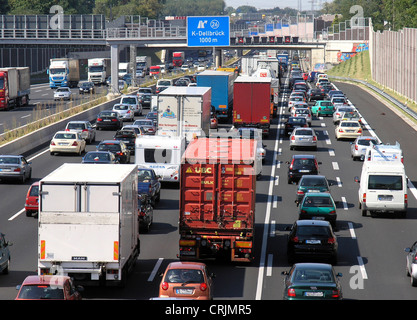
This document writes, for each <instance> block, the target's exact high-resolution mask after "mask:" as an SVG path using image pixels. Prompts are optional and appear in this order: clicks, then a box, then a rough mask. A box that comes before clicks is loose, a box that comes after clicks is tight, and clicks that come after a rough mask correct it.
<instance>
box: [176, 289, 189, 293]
mask: <svg viewBox="0 0 417 320" xmlns="http://www.w3.org/2000/svg"><path fill="white" fill-rule="evenodd" d="M193 292H194V289H175V293H176V294H193Z"/></svg>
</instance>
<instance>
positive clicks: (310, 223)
mask: <svg viewBox="0 0 417 320" xmlns="http://www.w3.org/2000/svg"><path fill="white" fill-rule="evenodd" d="M295 224H296V225H297V226H329V225H330V222H329V221H325V220H310V219H309V220H307V219H306V220H296V221H295Z"/></svg>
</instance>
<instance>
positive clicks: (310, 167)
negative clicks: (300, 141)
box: [286, 154, 321, 183]
mask: <svg viewBox="0 0 417 320" xmlns="http://www.w3.org/2000/svg"><path fill="white" fill-rule="evenodd" d="M286 163H287V164H288V183H292V182H298V181H299V180H300V178H301V177H302V176H303V175H306V174H314V175H317V174H319V164H321V162H319V161H317V159H316V156H315V155H302V154H300V155H293V156H292V159H291V161H287V162H286Z"/></svg>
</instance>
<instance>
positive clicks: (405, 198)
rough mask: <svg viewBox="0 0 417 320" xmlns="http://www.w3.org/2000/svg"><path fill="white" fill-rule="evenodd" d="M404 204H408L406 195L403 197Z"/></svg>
mask: <svg viewBox="0 0 417 320" xmlns="http://www.w3.org/2000/svg"><path fill="white" fill-rule="evenodd" d="M404 203H405V204H407V203H408V195H406V194H405V195H404Z"/></svg>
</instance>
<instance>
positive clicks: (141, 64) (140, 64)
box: [136, 56, 152, 75]
mask: <svg viewBox="0 0 417 320" xmlns="http://www.w3.org/2000/svg"><path fill="white" fill-rule="evenodd" d="M151 65H152V60H151V57H150V56H137V57H136V70H143V71H144V72H145V75H149V70H150V68H151Z"/></svg>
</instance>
